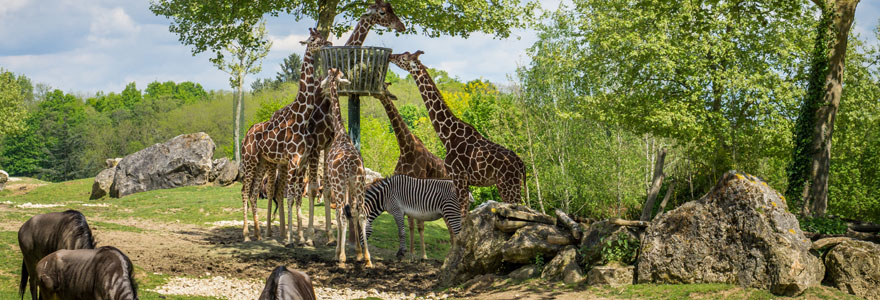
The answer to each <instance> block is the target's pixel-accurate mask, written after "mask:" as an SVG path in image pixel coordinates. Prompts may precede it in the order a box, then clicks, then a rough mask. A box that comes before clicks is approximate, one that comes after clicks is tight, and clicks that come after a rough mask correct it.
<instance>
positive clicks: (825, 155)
mask: <svg viewBox="0 0 880 300" xmlns="http://www.w3.org/2000/svg"><path fill="white" fill-rule="evenodd" d="M813 3H815V4H816V6H817V7H818V8H819V11H820V12H821V18H820V20H819V23H818V25H817V26H816V37H815V44H814V46H813V47H814V48H813V53H812V57H811V66H810V67H811V69H810V82H809V86H808V87H807V95H806V98H805V99H804V102H803V103H802V104H801V110H800V114H799V115H798V119H797V122H796V124H795V127H794V143H795V147H794V150H793V153H792V160H791V164H790V165H789V168H788V170H787V171H788V177H789V183H788V189H787V190H786V195H788V197H789V199H799V200H800V204H802V207H803V208H802V211H801V213H802V214H804V215H813V216H824V215H825V210H826V209H827V208H828V175H829V168H830V164H831V135H832V133H833V132H834V119H835V118H836V116H837V109H838V107H839V106H840V96H841V94H842V91H843V79H844V73H843V70H844V66H845V63H846V52H847V46H846V45H847V40H848V36H849V31H850V27H851V26H852V22H853V18H854V16H855V11H856V6H857V5H858V4H859V0H813Z"/></svg>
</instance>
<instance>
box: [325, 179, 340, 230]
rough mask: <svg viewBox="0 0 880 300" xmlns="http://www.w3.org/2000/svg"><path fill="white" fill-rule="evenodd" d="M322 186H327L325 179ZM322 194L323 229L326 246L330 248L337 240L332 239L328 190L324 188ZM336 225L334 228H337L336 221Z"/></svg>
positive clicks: (337, 222)
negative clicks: (325, 236)
mask: <svg viewBox="0 0 880 300" xmlns="http://www.w3.org/2000/svg"><path fill="white" fill-rule="evenodd" d="M324 184H325V185H326V184H327V178H326V177H325V178H324ZM322 194H323V195H324V196H323V197H322V198H324V200H323V201H324V229H325V230H326V231H327V245H328V246H330V245H332V244H334V243H336V242H337V240H336V239H334V238H333V232H332V231H331V230H332V227H333V222H331V220H330V218H331V214H332V213H331V211H330V202H331V201H332V198H330V189H329V188H325V189H324V191H322ZM336 224H337V225H336V226H339V221H336Z"/></svg>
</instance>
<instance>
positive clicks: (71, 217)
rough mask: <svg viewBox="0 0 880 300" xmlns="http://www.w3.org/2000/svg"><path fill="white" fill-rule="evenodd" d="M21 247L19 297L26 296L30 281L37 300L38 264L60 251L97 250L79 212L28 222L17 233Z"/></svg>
mask: <svg viewBox="0 0 880 300" xmlns="http://www.w3.org/2000/svg"><path fill="white" fill-rule="evenodd" d="M18 246H19V248H20V249H21V254H22V263H21V284H20V285H19V290H18V292H19V297H24V289H25V286H26V285H27V283H28V282H30V288H31V298H32V299H37V291H36V277H35V276H33V274H36V273H35V271H36V270H35V268H36V264H37V262H38V261H39V260H40V259H42V258H43V257H45V256H46V255H49V254H50V253H52V252H55V251H57V250H60V249H94V248H95V240H94V237H93V236H92V230H91V229H90V228H89V225H88V223H86V217H85V216H83V214H82V213H80V212H78V211H75V210H68V211H64V212H54V213H47V214H42V215H36V216H33V217H31V218H30V219H28V220H27V221H26V222H24V224H23V225H21V228H19V230H18ZM28 277H30V278H28ZM28 279H30V280H28Z"/></svg>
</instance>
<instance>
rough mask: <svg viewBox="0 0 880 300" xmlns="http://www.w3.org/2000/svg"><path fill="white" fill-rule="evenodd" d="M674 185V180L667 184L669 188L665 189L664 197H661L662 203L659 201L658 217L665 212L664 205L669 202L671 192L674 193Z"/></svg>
mask: <svg viewBox="0 0 880 300" xmlns="http://www.w3.org/2000/svg"><path fill="white" fill-rule="evenodd" d="M675 183H676V180H675V179H673V180H672V182H671V183H669V187H667V188H666V196H663V201H660V208H658V209H657V215H658V216H659V215H660V214H662V213H663V211H665V210H666V203H667V202H669V198H670V197H671V196H672V192H673V191H675Z"/></svg>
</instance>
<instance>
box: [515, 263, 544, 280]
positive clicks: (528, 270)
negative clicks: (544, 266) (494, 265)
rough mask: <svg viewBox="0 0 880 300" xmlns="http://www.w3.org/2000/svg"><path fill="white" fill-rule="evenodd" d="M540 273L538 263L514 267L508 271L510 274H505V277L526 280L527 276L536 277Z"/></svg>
mask: <svg viewBox="0 0 880 300" xmlns="http://www.w3.org/2000/svg"><path fill="white" fill-rule="evenodd" d="M540 274H541V268H539V267H538V265H525V266H522V267H521V268H519V269H516V270H515V271H513V272H510V274H507V277H510V279H515V280H526V279H529V278H535V277H538V275H540Z"/></svg>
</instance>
